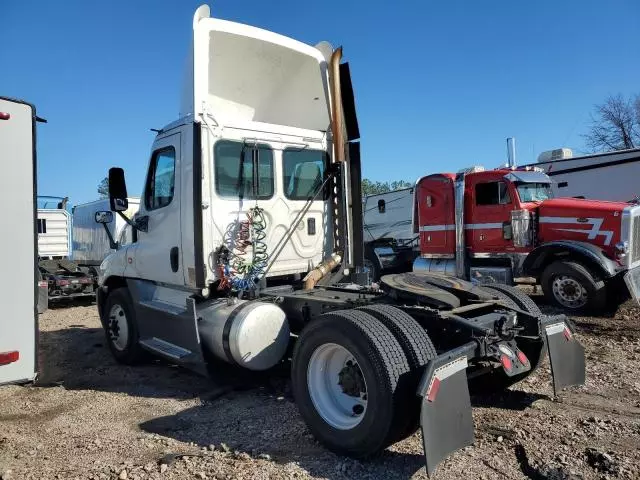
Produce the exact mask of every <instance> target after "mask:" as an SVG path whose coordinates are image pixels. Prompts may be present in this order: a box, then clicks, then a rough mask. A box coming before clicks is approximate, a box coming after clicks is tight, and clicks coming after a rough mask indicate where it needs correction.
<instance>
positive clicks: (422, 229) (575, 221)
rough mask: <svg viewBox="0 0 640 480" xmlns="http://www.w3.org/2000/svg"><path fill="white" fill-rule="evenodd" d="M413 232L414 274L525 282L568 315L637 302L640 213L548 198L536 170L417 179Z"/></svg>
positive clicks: (639, 208) (634, 208) (546, 184)
mask: <svg viewBox="0 0 640 480" xmlns="http://www.w3.org/2000/svg"><path fill="white" fill-rule="evenodd" d="M612 188H615V186H612ZM413 223H414V230H415V232H416V233H417V234H419V240H420V241H419V245H420V255H419V256H418V257H417V258H416V260H415V261H414V264H413V270H414V271H430V272H442V273H446V274H450V275H452V276H457V277H460V278H467V279H471V280H477V281H479V282H492V283H506V284H511V283H512V282H513V281H514V280H516V279H519V278H523V277H532V278H534V279H535V280H536V282H537V283H539V284H540V285H541V286H542V290H543V292H544V294H545V295H546V297H547V298H548V299H549V300H550V301H552V302H553V303H555V304H556V305H558V306H560V307H562V308H564V309H568V310H570V311H571V310H572V311H578V310H602V309H604V308H611V307H617V305H619V304H620V302H622V301H623V300H625V299H627V298H628V293H627V292H629V293H630V294H631V296H632V297H634V298H635V299H636V300H637V299H638V288H637V286H636V285H638V282H637V281H638V279H640V268H637V267H638V266H640V205H637V204H630V203H623V202H608V201H599V200H584V199H577V198H553V193H552V188H551V180H550V179H549V177H548V176H547V175H546V174H545V173H543V172H541V171H539V170H536V169H532V168H520V169H516V168H499V169H495V170H487V171H485V170H484V169H483V168H482V167H473V168H470V169H466V170H464V171H462V172H459V173H457V174H453V173H437V174H433V175H428V176H425V177H422V178H421V179H419V180H418V182H417V185H416V191H415V202H414V214H413Z"/></svg>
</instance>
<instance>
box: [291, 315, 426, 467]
mask: <svg viewBox="0 0 640 480" xmlns="http://www.w3.org/2000/svg"><path fill="white" fill-rule="evenodd" d="M408 373H409V364H408V362H407V358H406V356H405V354H404V352H403V350H402V347H401V346H400V344H399V343H398V341H397V340H396V339H395V338H394V336H393V335H392V334H391V332H389V330H388V329H387V328H386V327H385V326H384V325H383V324H382V323H380V322H379V321H378V320H376V319H375V318H374V317H372V316H371V315H369V314H367V313H365V312H363V311H355V310H343V311H338V312H332V313H328V314H325V315H322V317H321V318H319V319H318V320H315V321H313V322H312V323H311V324H309V325H308V326H307V327H306V328H305V329H304V330H303V331H302V334H301V335H300V337H299V339H298V342H297V344H296V348H295V350H294V354H293V365H292V386H293V394H294V397H295V399H296V403H297V405H298V408H299V410H300V414H301V415H302V417H303V418H304V420H305V422H306V423H307V425H308V426H309V429H310V430H311V432H312V433H313V435H314V436H315V437H316V438H317V439H318V440H319V441H320V442H321V443H323V444H324V445H325V446H326V447H327V448H328V449H329V450H331V451H333V452H335V453H338V454H341V455H349V456H352V457H356V458H362V457H367V456H370V455H373V454H376V453H378V452H380V451H381V450H383V449H384V448H386V447H387V446H388V445H390V444H391V443H393V442H395V441H397V439H398V438H399V434H400V432H403V431H406V428H407V424H408V422H409V416H408V415H407V412H406V409H405V408H403V404H404V402H405V401H406V398H407V395H408V393H409V388H408V385H407V383H406V382H407V374H408ZM413 393H414V394H415V389H414V392H413Z"/></svg>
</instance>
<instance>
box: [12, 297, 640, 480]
mask: <svg viewBox="0 0 640 480" xmlns="http://www.w3.org/2000/svg"><path fill="white" fill-rule="evenodd" d="M639 313H640V311H639V310H638V309H637V308H635V307H632V306H630V305H627V306H625V307H624V308H623V309H622V310H621V311H620V312H619V313H618V315H617V316H616V317H615V318H596V317H585V318H576V319H574V320H575V322H576V325H577V328H578V331H579V332H580V334H579V338H580V340H581V341H582V342H583V343H584V345H585V347H586V349H587V362H588V365H587V383H586V385H585V386H584V387H580V388H574V389H572V390H570V391H569V392H567V393H564V394H563V395H561V397H560V399H559V401H554V400H552V398H551V394H552V390H551V386H550V385H549V383H548V382H549V375H548V372H547V370H546V368H543V369H541V371H540V372H539V373H536V374H535V375H532V376H531V377H529V378H527V379H526V380H525V381H524V382H522V383H520V384H518V385H515V386H514V387H512V388H511V390H510V391H508V392H505V393H504V394H500V395H495V396H477V397H474V398H473V403H474V412H473V416H474V420H475V424H476V443H475V445H474V446H473V447H468V448H466V449H464V450H463V451H460V452H458V453H456V454H454V455H452V456H451V457H450V458H449V459H448V460H446V461H445V462H444V463H443V464H442V465H441V466H440V467H439V468H438V470H437V472H436V474H435V478H436V479H455V480H460V479H466V478H480V479H482V478H485V479H493V478H509V479H518V478H530V479H536V480H538V479H554V480H555V479H601V478H603V479H604V478H626V479H631V478H640V473H639V471H640V467H639V465H640V449H639V447H640V378H639V376H638V374H637V372H638V369H639V367H640V335H639V333H640V320H639V315H638V314H639ZM40 320H41V322H40V323H41V331H42V333H41V344H40V347H41V348H40V363H41V372H42V373H41V376H40V379H39V381H38V382H37V384H36V385H30V386H6V387H2V388H0V476H1V478H2V479H3V480H7V479H38V480H40V479H75V478H78V479H116V478H117V479H184V478H192V479H267V478H274V479H276V478H277V479H280V478H296V479H305V478H331V479H334V478H335V479H343V478H367V479H377V478H390V479H394V478H398V479H406V478H426V474H425V471H424V468H423V463H422V462H423V461H422V445H421V438H420V436H419V434H416V435H414V436H413V437H411V438H409V439H407V440H405V441H403V442H401V443H399V444H396V445H394V446H393V447H392V448H390V449H389V450H388V451H386V452H384V453H383V454H382V455H381V456H380V457H378V458H374V459H371V460H369V461H367V462H358V461H354V460H350V459H347V458H344V457H339V456H336V455H334V454H332V453H329V452H327V451H326V450H325V449H324V448H322V446H320V445H319V444H318V443H317V442H316V441H315V440H314V439H313V437H312V436H311V435H310V433H309V431H308V430H307V428H306V426H305V424H304V423H303V422H302V420H301V418H300V417H299V415H298V412H297V409H296V406H295V404H294V403H293V401H292V399H291V396H290V391H289V383H288V379H287V376H286V372H280V373H275V374H273V375H271V376H268V377H267V376H263V377H257V378H254V379H252V383H251V384H250V386H249V387H245V388H240V387H239V384H240V382H232V383H231V384H229V383H228V381H229V379H227V382H226V383H222V382H221V381H220V380H218V383H215V382H214V381H212V380H209V379H205V378H201V377H198V376H196V375H194V374H192V373H190V372H188V371H185V370H183V369H180V368H177V367H174V366H171V365H168V364H165V363H163V362H159V361H156V362H151V363H149V364H146V365H143V366H138V367H126V366H122V365H118V364H117V363H115V361H114V360H113V359H112V357H111V355H110V354H109V352H108V349H107V347H106V344H105V342H104V338H103V333H102V330H101V329H100V325H99V320H98V317H97V314H96V309H95V306H91V307H82V306H77V307H69V308H58V309H52V310H49V311H48V312H46V313H45V314H44V315H42V316H41V319H40Z"/></svg>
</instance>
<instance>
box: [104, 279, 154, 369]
mask: <svg viewBox="0 0 640 480" xmlns="http://www.w3.org/2000/svg"><path fill="white" fill-rule="evenodd" d="M103 312H104V313H103V318H104V329H105V334H106V337H107V345H109V350H111V353H112V354H113V356H114V357H115V359H116V360H117V361H118V362H120V363H124V364H125V365H135V364H137V363H140V362H141V361H142V360H143V359H144V357H145V351H144V350H143V349H142V347H141V346H140V344H139V343H138V340H139V335H138V324H137V322H136V316H135V310H134V308H133V303H132V302H131V298H130V297H129V292H128V291H127V289H126V288H117V289H116V290H114V291H113V292H111V294H109V296H108V297H107V300H106V302H105V305H104V310H103Z"/></svg>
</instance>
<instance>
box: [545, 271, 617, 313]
mask: <svg viewBox="0 0 640 480" xmlns="http://www.w3.org/2000/svg"><path fill="white" fill-rule="evenodd" d="M540 283H541V284H542V291H543V292H544V295H545V297H546V298H547V300H548V301H549V302H551V303H553V304H554V305H556V306H558V307H560V308H562V309H564V310H567V311H569V312H587V311H588V312H600V311H601V310H603V309H604V307H605V306H606V302H607V290H606V288H605V285H604V282H602V281H601V280H600V279H598V277H597V276H596V275H595V274H594V273H592V272H591V271H590V270H589V269H588V268H587V267H585V266H584V265H582V264H580V263H578V262H573V261H567V260H562V261H557V262H553V263H551V264H550V265H548V266H547V267H546V268H545V269H544V271H543V272H542V277H541V281H540Z"/></svg>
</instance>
